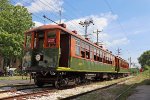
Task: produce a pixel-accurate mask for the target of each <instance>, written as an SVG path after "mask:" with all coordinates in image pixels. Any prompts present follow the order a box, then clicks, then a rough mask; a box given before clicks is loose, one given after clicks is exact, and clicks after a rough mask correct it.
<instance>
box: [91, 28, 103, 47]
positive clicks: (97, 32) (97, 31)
mask: <svg viewBox="0 0 150 100" xmlns="http://www.w3.org/2000/svg"><path fill="white" fill-rule="evenodd" d="M102 31H103V30H102ZM102 31H99V30H98V29H97V30H96V32H93V33H96V34H97V41H96V43H97V45H98V43H99V41H98V38H99V36H98V35H99V34H100V32H102Z"/></svg>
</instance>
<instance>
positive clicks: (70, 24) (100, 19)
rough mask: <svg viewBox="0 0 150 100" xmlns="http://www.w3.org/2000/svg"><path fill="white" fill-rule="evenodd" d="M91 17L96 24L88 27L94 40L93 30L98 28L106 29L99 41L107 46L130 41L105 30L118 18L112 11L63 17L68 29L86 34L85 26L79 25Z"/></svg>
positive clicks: (39, 24) (36, 23) (100, 35)
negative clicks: (67, 18) (76, 17)
mask: <svg viewBox="0 0 150 100" xmlns="http://www.w3.org/2000/svg"><path fill="white" fill-rule="evenodd" d="M90 18H91V19H93V22H94V25H92V24H91V25H90V26H89V27H88V34H92V35H89V37H90V38H91V40H92V41H94V42H96V34H95V33H93V31H95V30H97V29H98V30H104V31H102V32H101V33H100V34H99V41H100V42H104V45H106V47H113V46H120V45H126V44H128V43H129V40H128V39H127V38H126V37H122V36H121V37H120V36H119V37H112V34H109V33H107V32H105V28H107V27H108V26H109V25H111V22H113V21H115V20H116V19H117V15H112V14H111V13H105V14H101V15H91V16H86V17H82V18H79V19H73V20H69V21H67V20H65V19H62V23H65V24H66V25H67V29H69V30H71V31H73V30H76V31H77V32H78V34H79V35H84V30H85V27H82V26H81V25H79V22H80V21H85V20H87V19H90ZM34 22H35V26H36V27H37V26H41V25H44V24H43V23H41V22H37V21H34ZM56 22H59V21H56ZM118 38H119V39H118Z"/></svg>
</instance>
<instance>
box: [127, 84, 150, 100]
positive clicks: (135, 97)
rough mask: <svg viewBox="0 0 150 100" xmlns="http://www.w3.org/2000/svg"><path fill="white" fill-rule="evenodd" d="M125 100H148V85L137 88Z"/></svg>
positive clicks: (149, 99)
mask: <svg viewBox="0 0 150 100" xmlns="http://www.w3.org/2000/svg"><path fill="white" fill-rule="evenodd" d="M127 100H150V85H142V86H138V87H136V89H135V92H134V93H133V94H132V95H131V96H129V97H128V99H127Z"/></svg>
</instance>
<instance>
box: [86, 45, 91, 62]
mask: <svg viewBox="0 0 150 100" xmlns="http://www.w3.org/2000/svg"><path fill="white" fill-rule="evenodd" d="M86 58H87V59H90V45H89V44H86Z"/></svg>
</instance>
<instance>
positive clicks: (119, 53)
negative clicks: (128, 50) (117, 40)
mask: <svg viewBox="0 0 150 100" xmlns="http://www.w3.org/2000/svg"><path fill="white" fill-rule="evenodd" d="M117 55H118V56H119V55H121V49H120V48H118V49H117Z"/></svg>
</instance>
